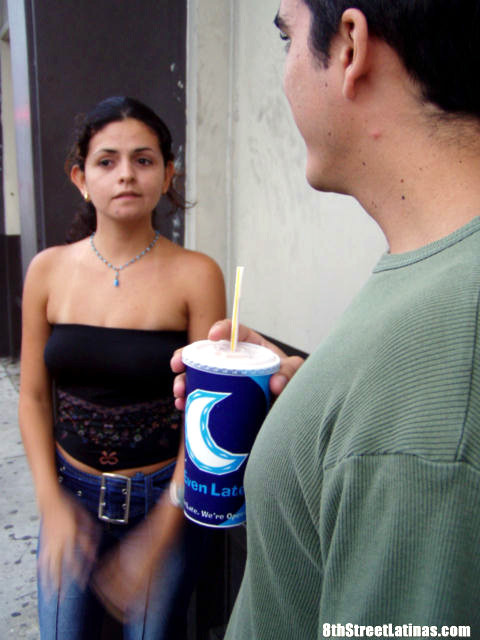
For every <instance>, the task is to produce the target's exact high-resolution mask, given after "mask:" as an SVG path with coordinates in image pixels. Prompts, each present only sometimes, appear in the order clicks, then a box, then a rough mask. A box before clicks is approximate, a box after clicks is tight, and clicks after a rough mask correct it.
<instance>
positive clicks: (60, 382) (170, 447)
mask: <svg viewBox="0 0 480 640" xmlns="http://www.w3.org/2000/svg"><path fill="white" fill-rule="evenodd" d="M185 344H187V333H186V332H185V331H149V330H137V329H116V328H108V327H96V326H90V325H79V324H57V325H54V326H53V329H52V333H51V335H50V337H49V340H48V342H47V345H46V347H45V354H44V357H45V363H46V366H47V368H48V370H49V372H50V374H51V376H52V379H53V380H54V382H55V387H56V420H55V437H56V440H57V442H58V443H59V444H60V445H61V446H62V447H63V448H64V449H65V451H67V452H68V453H69V454H70V455H71V456H73V457H74V458H75V459H77V460H79V461H81V462H83V463H85V464H88V465H89V466H91V467H94V468H96V469H98V470H100V471H114V470H115V469H128V468H133V467H141V466H145V465H149V464H154V463H156V462H161V461H163V460H168V459H169V458H173V457H175V456H176V455H177V452H178V446H179V440H180V427H181V414H180V413H179V412H178V411H177V410H176V409H175V406H174V400H173V395H172V382H173V377H174V376H173V373H172V372H171V370H170V358H171V357H172V354H173V351H174V350H175V349H177V348H179V347H182V346H184V345H185Z"/></svg>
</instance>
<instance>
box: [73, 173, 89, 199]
mask: <svg viewBox="0 0 480 640" xmlns="http://www.w3.org/2000/svg"><path fill="white" fill-rule="evenodd" d="M70 180H71V181H72V182H73V184H74V185H75V186H76V187H77V189H78V190H79V191H80V193H81V194H82V196H83V197H84V198H85V196H87V197H88V192H87V188H86V186H85V173H84V172H83V171H82V170H81V169H80V167H79V166H78V164H75V165H73V167H72V168H71V170H70ZM85 199H86V198H85Z"/></svg>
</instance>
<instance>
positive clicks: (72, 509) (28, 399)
mask: <svg viewBox="0 0 480 640" xmlns="http://www.w3.org/2000/svg"><path fill="white" fill-rule="evenodd" d="M54 258H55V249H49V250H47V251H45V252H42V253H41V254H39V255H38V256H37V257H36V258H34V260H33V261H32V263H31V265H30V267H29V269H28V272H27V276H26V279H25V286H24V292H23V302H22V351H21V361H20V401H19V424H20V431H21V435H22V440H23V444H24V447H25V451H26V454H27V458H28V462H29V464H30V468H31V471H32V475H33V481H34V485H35V493H36V497H37V504H38V508H39V511H40V514H41V517H42V528H43V534H42V537H43V545H42V550H41V554H40V564H41V567H42V568H43V569H45V571H44V572H42V573H43V576H44V577H45V578H47V577H48V578H49V579H51V580H53V583H54V584H58V581H59V578H60V571H61V566H62V559H65V560H66V561H67V562H68V563H69V565H70V567H71V568H72V570H73V574H74V575H75V576H76V577H77V578H80V577H83V575H84V572H85V569H86V566H87V564H88V563H85V562H84V563H82V566H80V565H76V562H78V559H77V561H76V560H75V558H74V544H75V543H77V544H79V545H80V548H81V549H82V550H83V552H84V555H85V556H86V557H87V558H88V559H91V558H92V555H93V549H92V545H91V533H92V532H91V525H90V523H89V521H87V518H86V516H83V514H82V513H81V511H80V510H79V509H78V507H77V506H76V505H75V504H74V503H73V502H72V501H71V500H69V499H68V498H67V497H66V495H65V493H64V492H63V491H62V489H61V487H60V485H59V482H58V478H57V471H56V467H55V441H54V435H53V416H52V398H51V381H50V377H49V375H48V372H47V369H46V367H45V363H44V360H43V351H44V349H45V345H46V343H47V340H48V337H49V335H50V325H49V323H48V320H47V303H48V290H49V273H50V269H51V264H52V259H54ZM80 525H81V526H80Z"/></svg>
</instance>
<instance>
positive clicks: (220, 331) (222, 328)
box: [170, 320, 304, 411]
mask: <svg viewBox="0 0 480 640" xmlns="http://www.w3.org/2000/svg"><path fill="white" fill-rule="evenodd" d="M231 330H232V322H231V320H221V321H220V322H217V323H215V324H214V325H213V327H212V328H211V329H210V331H209V333H208V339H209V340H229V339H230V333H231ZM238 339H239V341H241V342H253V344H259V345H262V346H263V347H267V348H268V349H271V350H272V351H274V352H275V353H276V354H277V355H279V356H280V369H279V371H278V372H277V373H274V374H273V376H272V377H271V378H270V391H271V392H272V393H273V394H274V395H276V396H278V395H280V393H281V392H282V391H283V390H284V388H285V386H286V385H287V383H288V381H289V380H290V379H291V378H292V376H293V375H294V374H295V373H296V371H297V370H298V369H299V368H300V366H301V365H302V364H303V362H304V360H303V358H300V357H299V356H287V355H286V354H285V353H284V352H283V351H282V350H281V349H279V348H278V347H277V346H275V345H274V344H272V343H271V342H269V341H268V340H266V339H265V338H264V337H263V336H261V335H260V334H259V333H257V332H256V331H253V330H252V329H249V328H248V327H245V326H243V325H239V327H238ZM170 366H171V368H172V371H173V372H174V373H177V374H179V375H177V376H176V378H175V380H174V382H173V395H174V396H175V406H176V407H177V409H180V410H181V411H184V410H185V373H184V371H185V366H184V364H183V362H182V349H177V351H175V353H174V354H173V357H172V360H171V362H170Z"/></svg>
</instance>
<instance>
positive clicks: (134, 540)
mask: <svg viewBox="0 0 480 640" xmlns="http://www.w3.org/2000/svg"><path fill="white" fill-rule="evenodd" d="M183 517H184V516H183V512H182V511H181V510H179V509H178V508H177V507H174V506H172V505H171V504H170V502H169V501H168V499H167V498H166V497H163V498H162V499H161V500H160V501H159V502H158V503H157V505H156V506H155V508H154V509H153V510H152V511H151V512H150V513H149V515H148V517H147V518H146V519H145V520H144V521H143V522H141V523H140V524H139V525H137V526H136V527H135V528H134V529H133V530H132V531H131V532H129V533H128V534H127V535H126V537H125V538H124V539H123V540H122V541H121V542H120V543H119V544H118V545H116V546H115V547H114V548H113V549H112V551H110V552H108V553H107V554H106V555H105V557H103V558H102V560H101V561H100V563H99V566H98V567H97V568H96V569H95V571H94V573H93V576H92V578H91V581H90V586H91V587H92V588H93V590H94V591H95V593H96V595H97V597H98V598H99V600H100V601H101V602H102V603H103V605H104V607H105V608H106V609H107V610H108V611H109V612H110V614H111V615H113V616H114V617H115V618H117V619H118V620H120V621H123V622H124V621H126V620H130V619H134V618H135V617H136V616H137V615H139V614H140V615H141V614H142V612H143V611H144V610H145V598H146V595H147V593H148V589H149V586H150V582H151V580H152V578H153V576H154V574H155V573H156V572H157V571H161V570H162V563H163V560H164V559H165V557H166V556H167V555H168V554H169V553H170V551H171V549H172V548H173V546H174V544H175V541H176V540H177V538H178V536H179V533H180V529H181V526H182V523H183Z"/></svg>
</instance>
